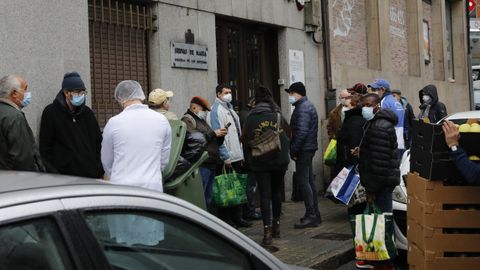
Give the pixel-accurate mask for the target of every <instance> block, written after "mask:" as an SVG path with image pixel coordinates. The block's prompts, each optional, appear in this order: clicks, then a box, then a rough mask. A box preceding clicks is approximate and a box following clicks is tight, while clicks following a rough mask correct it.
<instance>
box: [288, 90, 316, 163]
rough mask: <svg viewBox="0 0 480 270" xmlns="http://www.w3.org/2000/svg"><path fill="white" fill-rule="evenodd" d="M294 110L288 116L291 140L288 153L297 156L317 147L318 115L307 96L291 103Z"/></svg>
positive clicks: (314, 150)
mask: <svg viewBox="0 0 480 270" xmlns="http://www.w3.org/2000/svg"><path fill="white" fill-rule="evenodd" d="M293 105H294V106H295V110H294V111H293V113H292V117H291V118H290V127H291V129H292V140H291V141H290V155H291V156H294V157H295V156H298V155H299V154H300V153H302V152H316V151H317V149H318V143H317V134H318V115H317V110H316V109H315V107H314V106H313V104H312V103H311V102H310V101H309V100H308V98H307V97H303V98H301V99H299V100H297V102H295V103H294V104H293Z"/></svg>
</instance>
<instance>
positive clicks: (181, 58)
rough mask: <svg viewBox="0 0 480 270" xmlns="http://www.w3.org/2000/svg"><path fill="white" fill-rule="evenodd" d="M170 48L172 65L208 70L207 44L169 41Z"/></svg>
mask: <svg viewBox="0 0 480 270" xmlns="http://www.w3.org/2000/svg"><path fill="white" fill-rule="evenodd" d="M170 49H171V63H172V67H174V68H191V69H202V70H208V47H207V46H201V45H196V44H186V43H177V42H171V43H170Z"/></svg>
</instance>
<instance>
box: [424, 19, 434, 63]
mask: <svg viewBox="0 0 480 270" xmlns="http://www.w3.org/2000/svg"><path fill="white" fill-rule="evenodd" d="M423 58H424V60H425V64H427V65H428V64H430V62H431V61H432V59H431V56H430V29H429V25H428V21H426V20H423Z"/></svg>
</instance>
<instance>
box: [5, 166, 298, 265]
mask: <svg viewBox="0 0 480 270" xmlns="http://www.w3.org/2000/svg"><path fill="white" fill-rule="evenodd" d="M0 243H2V244H1V245H0V265H1V266H2V267H1V268H2V269H102V270H103V269H115V270H117V269H166V270H173V269H208V270H215V269H219V270H220V269H306V268H301V267H296V266H287V265H286V264H284V263H282V262H281V261H280V260H278V259H277V258H276V257H274V256H273V255H271V254H270V253H269V252H267V251H266V250H265V249H263V248H262V247H261V246H259V245H258V244H257V243H255V242H254V241H252V240H251V239H249V238H248V237H246V236H245V235H243V234H242V233H240V232H238V231H237V230H235V229H233V228H232V227H230V226H229V225H227V224H226V223H224V222H222V221H221V220H219V219H217V218H216V217H214V216H212V215H210V214H209V213H207V212H205V211H203V210H201V209H200V208H198V207H196V206H194V205H192V204H190V203H188V202H186V201H183V200H181V199H178V198H176V197H172V196H170V195H167V194H163V193H159V192H154V191H150V190H145V189H141V188H136V187H127V186H119V185H112V184H108V183H106V182H103V181H96V180H91V179H84V178H78V177H68V176H61V175H49V174H38V173H30V172H10V171H3V172H0Z"/></svg>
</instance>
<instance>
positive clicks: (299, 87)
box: [285, 82, 307, 96]
mask: <svg viewBox="0 0 480 270" xmlns="http://www.w3.org/2000/svg"><path fill="white" fill-rule="evenodd" d="M285 92H287V93H290V92H295V93H298V94H300V95H302V96H306V95H307V90H306V89H305V85H304V84H303V83H302V82H296V83H292V85H290V87H289V88H288V89H285Z"/></svg>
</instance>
